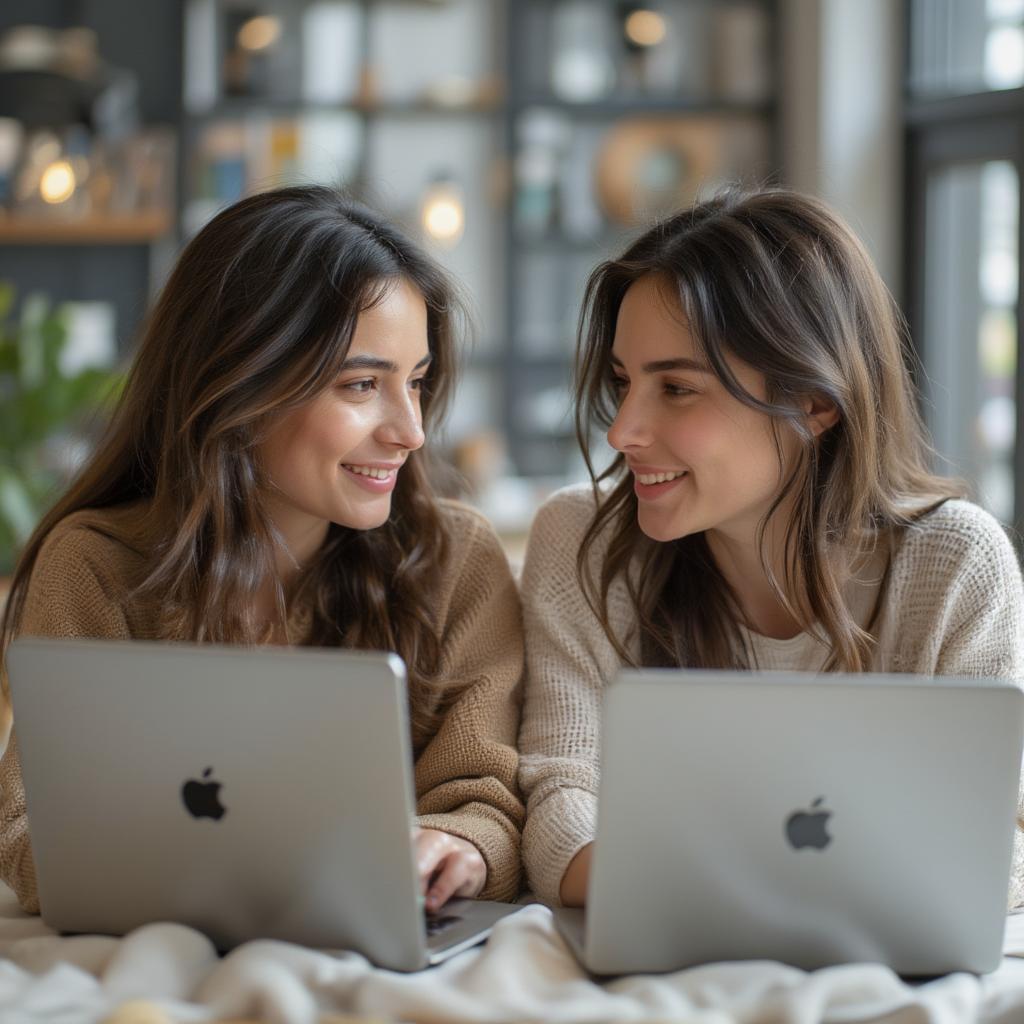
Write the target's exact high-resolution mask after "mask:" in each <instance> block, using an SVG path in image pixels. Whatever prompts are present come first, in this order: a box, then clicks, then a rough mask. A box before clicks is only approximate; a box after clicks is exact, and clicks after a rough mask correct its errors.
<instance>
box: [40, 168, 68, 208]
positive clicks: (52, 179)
mask: <svg viewBox="0 0 1024 1024" xmlns="http://www.w3.org/2000/svg"><path fill="white" fill-rule="evenodd" d="M75 185H76V182H75V170H74V168H73V167H72V166H71V164H70V163H68V161H67V160H54V161H53V163H51V164H50V165H49V166H48V167H47V168H46V170H45V171H43V173H42V176H41V177H40V179H39V194H40V195H41V196H42V197H43V201H44V202H47V203H52V204H54V205H56V204H57V203H64V202H67V200H69V199H70V198H71V197H72V196H73V195H74V194H75Z"/></svg>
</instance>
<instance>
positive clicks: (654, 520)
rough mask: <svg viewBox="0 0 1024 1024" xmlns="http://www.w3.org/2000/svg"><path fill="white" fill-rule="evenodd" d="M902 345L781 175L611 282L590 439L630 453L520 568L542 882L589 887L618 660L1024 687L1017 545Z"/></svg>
mask: <svg viewBox="0 0 1024 1024" xmlns="http://www.w3.org/2000/svg"><path fill="white" fill-rule="evenodd" d="M905 340H906V339H905V337H904V333H903V325H902V321H901V318H900V315H899V312H898V310H897V309H896V307H895V304H894V303H893V300H892V298H891V297H890V295H889V294H888V292H887V291H886V290H885V286H884V285H883V284H882V281H881V279H880V277H879V275H878V272H877V271H876V270H875V268H874V266H873V265H872V263H871V261H870V259H869V257H868V256H867V254H866V252H865V251H864V248H863V247H862V245H861V244H860V242H859V241H858V240H857V239H856V237H855V236H854V235H853V233H852V232H851V231H850V229H849V228H848V227H847V226H846V225H845V224H843V223H842V221H841V220H840V219H839V218H838V217H837V216H836V215H835V214H834V213H833V212H832V211H831V210H829V209H828V208H827V207H826V206H825V205H824V204H823V203H821V202H819V201H817V200H815V199H813V198H810V197H807V196H801V195H797V194H795V193H791V192H787V191H783V190H765V191H762V192H754V193H742V192H736V193H726V194H723V195H721V196H719V197H716V198H714V199H710V200H708V201H706V202H702V203H700V204H698V205H696V206H695V207H693V208H692V209H689V210H685V211H682V212H680V213H678V214H676V215H675V216H672V217H670V218H668V219H666V220H665V221H664V222H662V223H660V224H657V225H655V226H654V227H652V228H651V229H650V230H648V231H647V232H645V233H644V234H643V235H641V236H640V237H639V238H638V239H637V240H636V241H635V242H634V243H633V244H632V245H631V246H629V248H628V249H627V250H626V251H625V252H624V253H622V255H621V256H620V257H619V258H618V259H614V260H609V261H607V262H605V263H603V264H601V265H600V266H598V267H597V269H596V270H595V271H594V273H593V274H592V276H591V278H590V281H589V284H588V288H587V293H586V299H585V303H584V310H583V316H582V319H581V330H580V346H579V352H578V355H577V378H576V379H577V393H576V399H577V433H578V436H579V438H580V441H581V444H583V446H584V451H585V453H588V443H589V439H590V438H591V437H593V436H594V433H595V432H596V430H599V429H604V430H606V431H607V436H608V440H609V442H610V444H611V445H612V447H613V448H614V449H615V450H616V458H615V459H614V461H613V462H612V464H611V465H610V466H609V467H608V468H607V469H606V470H605V471H604V472H597V471H596V470H594V472H593V476H594V480H593V485H592V486H584V487H576V488H569V489H567V490H565V491H562V492H560V493H559V494H557V495H555V496H553V497H552V499H551V500H550V501H549V502H548V503H547V504H546V505H545V507H544V508H542V509H541V510H540V512H539V513H538V515H537V517H536V520H535V521H534V525H533V528H532V530H531V534H530V542H529V547H528V550H527V557H526V564H525V567H524V571H523V605H524V615H525V621H526V626H527V660H528V676H527V678H528V680H529V683H528V691H527V696H526V702H525V706H524V712H523V730H522V734H521V737H520V751H521V755H522V767H521V771H520V779H521V783H522V788H523V791H524V793H525V794H526V796H527V801H528V816H527V824H526V828H525V831H524V835H523V848H524V849H523V856H524V861H525V863H526V868H527V873H528V875H529V877H530V882H531V884H532V887H533V889H534V891H535V892H537V893H538V894H540V895H542V896H543V897H545V898H546V899H548V900H551V901H553V902H557V901H558V900H561V901H563V902H566V903H581V902H582V901H583V899H584V896H585V892H586V885H587V878H588V873H589V858H590V849H591V841H592V840H593V838H594V833H595V813H596V797H597V785H598V777H599V774H600V735H599V731H598V727H599V721H600V706H601V700H602V696H603V688H604V686H605V685H606V684H607V683H608V682H610V681H611V679H612V678H613V677H614V676H615V675H616V674H617V673H618V671H619V669H620V668H621V667H622V666H623V665H638V666H665V667H681V668H723V669H726V668H727V669H740V670H744V669H772V670H778V671H786V672H795V671H806V672H822V671H844V672H884V673H892V672H906V673H916V674H922V675H928V676H976V677H1001V678H1006V679H1013V680H1020V679H1021V678H1022V677H1024V591H1022V585H1021V575H1020V569H1019V567H1018V564H1017V559H1016V555H1015V553H1014V550H1013V547H1012V545H1011V544H1010V541H1009V540H1008V538H1007V537H1006V534H1005V533H1004V532H1003V530H1002V529H1001V527H1000V525H999V524H998V523H997V522H996V521H995V520H994V519H993V518H992V517H991V516H990V515H988V513H986V512H984V511H983V510H982V509H980V508H978V507H976V506H975V505H972V504H971V503H970V502H967V501H963V500H960V490H959V487H958V485H957V484H956V482H954V481H950V480H946V479H941V478H939V477H937V476H935V475H933V474H932V472H931V471H930V468H929V458H930V454H931V452H930V449H929V446H928V442H927V439H926V437H925V434H924V430H923V428H922V425H921V422H920V420H919V418H918V415H917V410H916V405H915V395H914V390H913V386H912V383H911V378H910V374H909V372H908V369H907V362H906V357H907V355H908V352H907V350H906V348H905V347H904V346H905ZM588 464H590V463H589V459H588ZM592 468H593V467H592ZM1022 794H1024V789H1022ZM1021 809H1022V810H1024V805H1022V808H1021ZM1022 820H1024V819H1022ZM1010 895H1011V900H1012V901H1013V902H1014V903H1024V842H1022V841H1021V837H1020V836H1018V843H1017V849H1016V861H1015V868H1014V877H1013V882H1012V889H1011V894H1010Z"/></svg>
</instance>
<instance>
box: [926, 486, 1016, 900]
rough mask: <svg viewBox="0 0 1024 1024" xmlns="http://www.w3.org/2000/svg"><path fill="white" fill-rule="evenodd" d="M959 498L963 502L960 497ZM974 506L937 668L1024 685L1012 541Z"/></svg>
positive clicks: (1013, 868)
mask: <svg viewBox="0 0 1024 1024" xmlns="http://www.w3.org/2000/svg"><path fill="white" fill-rule="evenodd" d="M958 504H961V503H958ZM965 508H966V509H970V512H968V513H967V514H968V515H969V516H970V517H971V519H972V520H973V522H971V523H970V526H971V529H970V536H969V539H968V538H965V539H964V542H963V545H962V548H961V551H962V554H961V557H960V558H959V571H958V572H957V573H956V574H955V576H954V577H953V579H952V581H951V585H950V590H949V596H948V600H947V603H946V607H947V609H948V619H947V621H946V623H945V629H944V630H943V631H942V639H941V644H940V647H939V656H938V663H937V665H936V669H935V673H936V675H940V676H980V677H986V676H989V677H994V678H1000V679H1013V680H1015V681H1016V682H1017V684H1018V686H1021V685H1024V587H1022V584H1021V574H1020V566H1019V564H1018V562H1017V556H1016V554H1015V553H1014V550H1013V546H1012V545H1011V544H1010V541H1009V539H1008V538H1007V536H1006V534H1005V533H1004V532H1003V530H1002V528H1001V527H1000V526H999V524H998V523H997V522H996V521H995V520H994V519H992V518H991V517H990V516H988V515H986V514H985V513H983V512H982V511H981V510H980V509H975V508H973V507H972V506H965ZM1022 826H1024V772H1022V773H1021V776H1020V779H1019V783H1018V791H1017V831H1016V834H1015V835H1014V843H1013V860H1012V866H1011V871H1010V888H1009V893H1008V895H1007V903H1008V905H1009V906H1010V907H1018V906H1021V905H1024V829H1022Z"/></svg>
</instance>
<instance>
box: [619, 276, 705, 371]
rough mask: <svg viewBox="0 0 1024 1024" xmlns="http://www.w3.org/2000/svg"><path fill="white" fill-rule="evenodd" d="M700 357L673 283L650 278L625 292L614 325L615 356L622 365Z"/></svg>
mask: <svg viewBox="0 0 1024 1024" xmlns="http://www.w3.org/2000/svg"><path fill="white" fill-rule="evenodd" d="M655 352H657V356H658V358H671V357H676V358H687V359H698V358H700V357H701V348H700V346H699V345H698V343H697V341H696V339H695V338H694V336H693V333H692V331H691V330H690V326H689V324H688V323H687V320H686V316H685V314H684V313H683V309H682V306H681V305H680V304H679V299H678V297H677V296H676V294H674V292H673V286H672V284H671V283H670V282H668V281H665V280H663V279H662V278H659V277H656V276H655V275H651V274H649V275H647V276H645V277H641V278H640V279H639V280H637V281H634V282H633V284H631V285H630V286H629V288H628V289H627V290H626V294H625V295H624V296H623V299H622V303H621V305H620V306H619V313H618V317H617V318H616V321H615V340H614V342H613V344H612V354H613V355H614V356H615V357H616V358H618V359H619V360H620V361H622V362H627V361H629V360H630V359H633V358H642V359H645V360H646V359H649V358H653V357H654V353H655Z"/></svg>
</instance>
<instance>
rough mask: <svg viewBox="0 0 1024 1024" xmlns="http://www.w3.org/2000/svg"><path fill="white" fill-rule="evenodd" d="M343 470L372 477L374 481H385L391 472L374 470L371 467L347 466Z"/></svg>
mask: <svg viewBox="0 0 1024 1024" xmlns="http://www.w3.org/2000/svg"><path fill="white" fill-rule="evenodd" d="M343 465H345V468H346V469H348V470H350V471H351V472H353V473H358V474H359V475H360V476H369V477H373V479H374V480H387V478H388V477H389V476H391V473H392V471H391V470H390V469H374V468H373V467H372V466H349V465H347V464H343Z"/></svg>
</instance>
